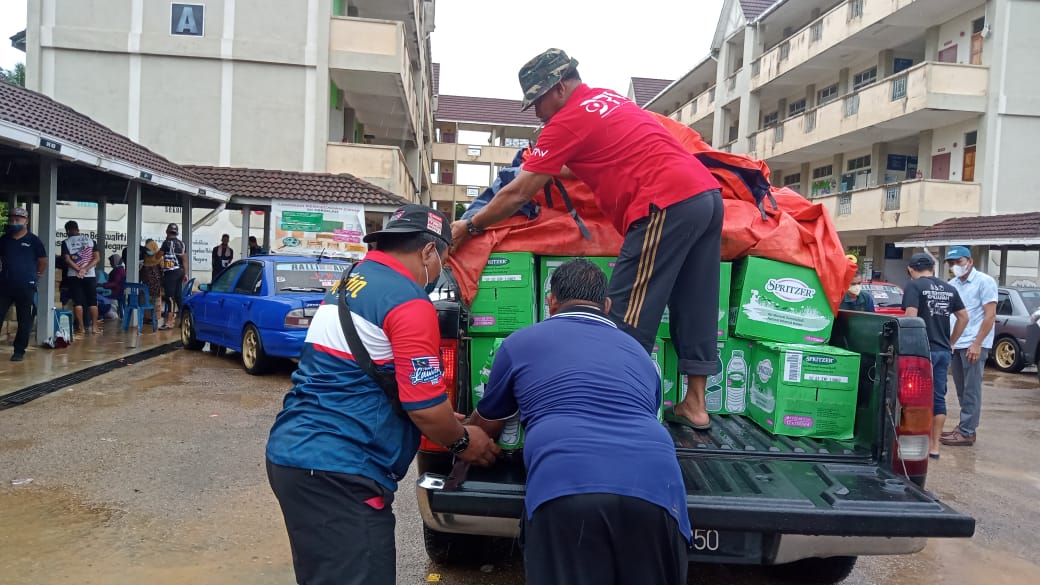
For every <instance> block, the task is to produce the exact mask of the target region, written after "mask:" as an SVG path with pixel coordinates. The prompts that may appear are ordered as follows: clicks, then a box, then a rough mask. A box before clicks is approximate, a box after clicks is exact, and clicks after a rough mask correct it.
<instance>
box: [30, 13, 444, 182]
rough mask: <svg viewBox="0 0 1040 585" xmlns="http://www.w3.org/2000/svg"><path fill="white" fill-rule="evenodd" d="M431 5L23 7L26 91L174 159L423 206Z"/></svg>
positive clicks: (428, 146) (429, 125)
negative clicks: (321, 176)
mask: <svg viewBox="0 0 1040 585" xmlns="http://www.w3.org/2000/svg"><path fill="white" fill-rule="evenodd" d="M433 25H434V1H433V0H308V1H306V2H288V3H286V2H274V1H272V0H250V2H236V1H235V0H198V1H196V2H192V3H177V2H173V3H170V2H150V1H145V0H93V1H91V2H82V1H81V0H28V23H27V29H26V33H25V41H26V42H25V45H26V53H27V54H26V71H27V79H26V82H27V86H28V87H29V88H30V89H34V90H36V91H39V92H42V93H44V94H46V95H48V96H51V97H53V98H54V99H56V100H58V101H60V102H62V103H65V104H68V105H69V106H71V107H73V108H75V109H77V110H78V111H80V112H82V113H84V114H86V115H88V116H90V117H91V118H93V119H95V120H97V121H99V122H101V123H103V124H105V125H107V126H109V127H110V128H112V129H113V130H115V131H116V132H119V133H121V134H124V135H126V136H127V137H129V138H130V139H132V140H134V141H137V142H139V143H140V144H143V145H145V146H148V147H149V148H151V149H153V150H155V151H156V152H162V153H163V154H164V155H166V156H167V157H169V158H170V159H171V160H173V161H175V162H177V163H181V164H193V165H211V166H231V167H248V168H260V169H277V170H286V171H309V172H328V173H350V174H352V175H355V176H357V177H359V178H362V179H364V180H366V181H368V182H370V183H373V184H375V185H377V186H379V187H382V188H384V189H387V190H389V191H391V192H393V193H395V194H398V195H401V196H402V197H405V198H407V199H409V200H413V201H423V202H429V194H430V180H429V177H430V176H431V172H432V159H431V155H432V143H433V142H432V138H433V115H432V110H433V108H432V87H431V78H432V73H431V63H430V60H429V54H430V44H429V33H430V32H431V31H432V30H433Z"/></svg>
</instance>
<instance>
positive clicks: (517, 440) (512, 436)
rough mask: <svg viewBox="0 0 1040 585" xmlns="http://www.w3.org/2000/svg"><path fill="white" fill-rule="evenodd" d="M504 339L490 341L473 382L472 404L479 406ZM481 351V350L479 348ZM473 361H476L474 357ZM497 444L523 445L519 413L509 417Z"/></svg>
mask: <svg viewBox="0 0 1040 585" xmlns="http://www.w3.org/2000/svg"><path fill="white" fill-rule="evenodd" d="M503 341H504V339H502V338H500V337H496V338H494V339H493V340H492V342H491V348H490V349H489V350H488V354H487V356H486V357H485V358H484V361H483V362H482V364H481V366H480V370H479V371H478V373H477V376H476V377H475V378H474V384H473V404H474V407H475V408H476V407H479V406H480V399H481V398H483V397H484V389H485V388H486V387H487V383H488V379H489V378H490V377H491V366H492V364H493V363H494V361H495V354H496V353H497V352H498V348H499V347H500V346H501V345H502V342H503ZM471 347H472V346H471ZM481 351H482V350H481ZM474 361H476V360H475V359H474ZM498 446H499V447H501V448H502V449H503V450H505V451H516V450H519V449H521V448H523V446H524V428H523V427H522V426H521V425H520V413H519V412H518V413H517V414H516V415H514V416H512V417H510V418H509V420H507V421H506V425H505V427H504V428H503V429H502V434H501V435H499V436H498Z"/></svg>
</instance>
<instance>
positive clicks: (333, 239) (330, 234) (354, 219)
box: [270, 199, 368, 260]
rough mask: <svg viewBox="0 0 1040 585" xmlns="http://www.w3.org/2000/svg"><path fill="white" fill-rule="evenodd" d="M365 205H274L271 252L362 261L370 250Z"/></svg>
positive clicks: (273, 203) (292, 203) (279, 203)
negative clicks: (365, 240)
mask: <svg viewBox="0 0 1040 585" xmlns="http://www.w3.org/2000/svg"><path fill="white" fill-rule="evenodd" d="M364 236H365V206H364V205H358V204H354V203H321V202H319V201H289V200H278V199H275V200H273V201H272V202H271V234H270V237H271V253H272V254H302V255H306V256H310V255H314V256H317V255H318V254H322V255H323V256H325V257H329V258H350V259H355V260H360V259H361V257H363V256H364V255H365V252H367V251H368V245H367V244H365V243H363V242H362V241H361V238H363V237H364Z"/></svg>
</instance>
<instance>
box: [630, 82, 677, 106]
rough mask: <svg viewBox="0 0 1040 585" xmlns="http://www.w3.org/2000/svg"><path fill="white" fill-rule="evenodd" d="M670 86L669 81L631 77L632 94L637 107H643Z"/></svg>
mask: <svg viewBox="0 0 1040 585" xmlns="http://www.w3.org/2000/svg"><path fill="white" fill-rule="evenodd" d="M671 84H672V80H671V79H654V78H652V77H633V78H632V93H633V94H634V97H635V101H636V105H638V106H639V107H643V106H645V105H646V104H647V103H648V102H649V101H650V100H652V99H654V98H655V97H657V94H659V93H661V91H663V90H664V88H666V87H668V86H669V85H671Z"/></svg>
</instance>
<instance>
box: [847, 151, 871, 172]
mask: <svg viewBox="0 0 1040 585" xmlns="http://www.w3.org/2000/svg"><path fill="white" fill-rule="evenodd" d="M846 165H847V167H846V168H847V169H848V170H849V172H852V171H855V170H857V169H866V168H869V167H870V155H869V154H866V155H863V156H858V157H856V158H851V159H849V162H848V163H846Z"/></svg>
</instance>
